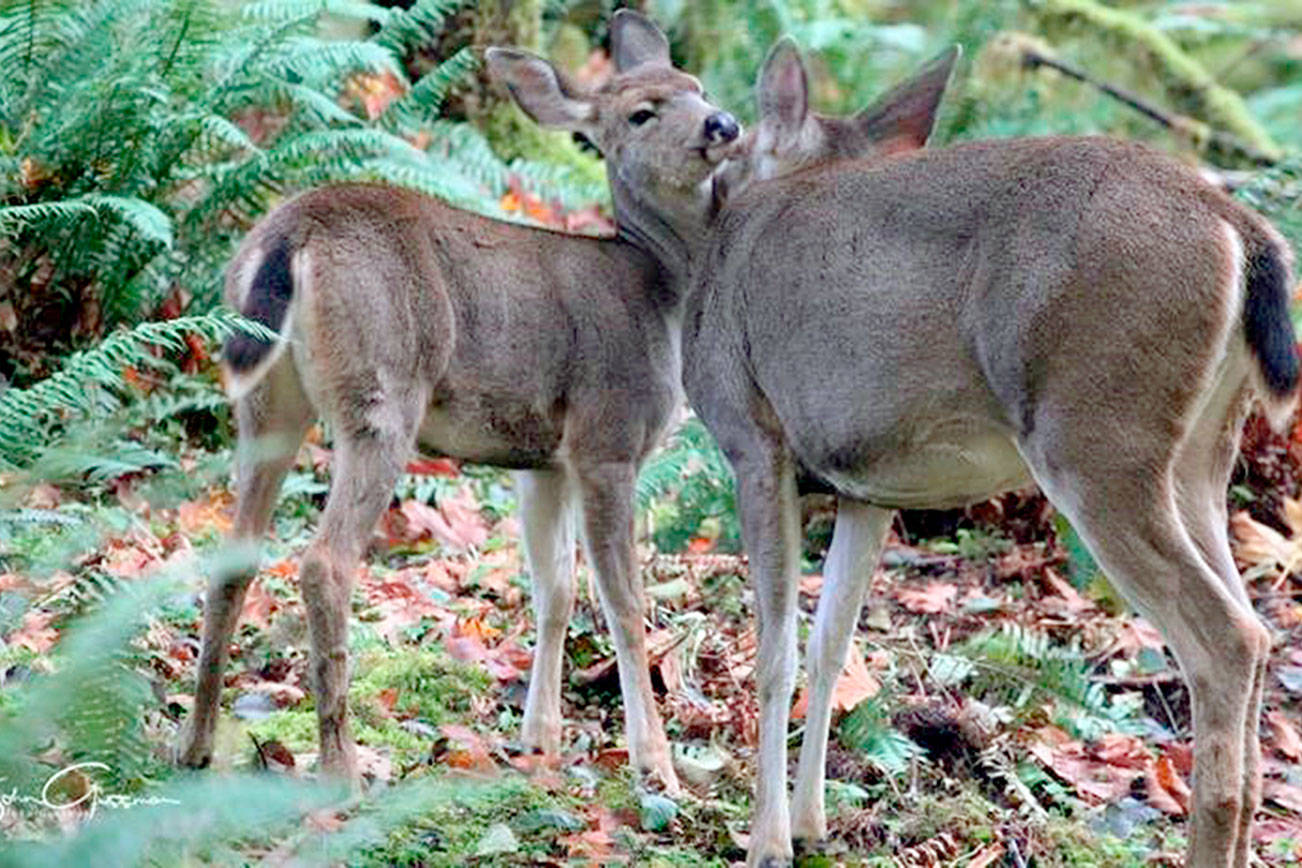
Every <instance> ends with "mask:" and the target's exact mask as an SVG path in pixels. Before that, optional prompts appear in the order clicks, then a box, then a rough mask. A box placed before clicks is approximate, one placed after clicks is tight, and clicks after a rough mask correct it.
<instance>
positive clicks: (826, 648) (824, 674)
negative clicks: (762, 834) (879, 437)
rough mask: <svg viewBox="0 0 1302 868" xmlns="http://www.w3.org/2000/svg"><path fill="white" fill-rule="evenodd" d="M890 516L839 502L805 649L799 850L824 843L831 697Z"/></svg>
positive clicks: (795, 808) (794, 827)
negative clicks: (806, 683)
mask: <svg viewBox="0 0 1302 868" xmlns="http://www.w3.org/2000/svg"><path fill="white" fill-rule="evenodd" d="M894 514H895V513H894V512H893V511H892V510H889V509H880V508H878V507H875V506H869V505H868V504H865V503H859V502H857V501H852V500H846V499H845V498H841V499H840V500H839V501H838V502H837V509H836V528H835V530H834V531H833V532H832V547H831V550H830V551H828V553H827V561H826V562H825V563H824V565H823V590H822V592H821V593H820V595H819V599H818V612H817V614H816V615H815V618H814V630H813V633H812V634H811V635H810V637H809V645H808V647H807V648H806V651H805V656H806V665H807V668H808V672H809V706H808V709H807V711H806V712H805V738H804V741H803V742H802V743H801V745H800V765H799V768H798V771H797V773H796V788H795V793H794V795H793V798H792V802H791V834H792V836H793V838H794V839H795V842H796V843H797V844H798V845H807V844H811V843H813V842H816V841H820V840H822V839H823V838H826V837H827V815H826V812H825V810H824V806H823V788H824V780H825V777H826V770H827V738H828V726H829V725H830V723H831V719H832V692H833V690H834V688H835V687H836V681H837V678H838V677H839V676H840V674H841V670H842V669H843V668H844V666H845V660H846V654H847V652H848V651H849V648H850V639H851V637H852V636H853V635H854V628H855V625H856V624H857V623H858V622H859V610H860V609H861V608H862V607H863V599H864V592H865V591H866V590H867V588H868V583H869V581H870V580H871V579H872V574H873V569H874V568H875V567H876V566H877V561H878V559H879V558H880V556H881V551H882V545H883V544H884V543H885V542H886V533H887V531H889V530H890V526H891V518H892V516H894Z"/></svg>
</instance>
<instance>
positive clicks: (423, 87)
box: [382, 46, 479, 128]
mask: <svg viewBox="0 0 1302 868" xmlns="http://www.w3.org/2000/svg"><path fill="white" fill-rule="evenodd" d="M478 68H479V59H478V58H476V57H475V53H474V51H472V50H471V49H470V47H469V46H467V47H465V48H462V49H461V50H460V51H458V52H457V53H456V54H454V55H452V56H451V57H449V58H448V59H447V60H445V61H443V62H442V63H440V64H439V65H438V66H437V67H435V68H434V69H431V70H430V71H429V72H427V73H425V74H424V75H422V76H421V77H420V80H419V81H417V82H416V84H415V86H414V87H412V89H411V90H410V91H408V93H407V94H406V95H405V96H403V97H402V98H401V99H399V100H397V101H396V102H394V103H393V104H392V105H391V106H389V108H388V110H387V111H386V112H385V113H384V117H383V118H382V121H383V122H385V123H386V124H394V125H397V126H398V127H399V128H409V127H412V126H419V125H420V124H421V122H422V121H424V122H428V121H430V120H432V119H434V118H436V117H438V114H439V111H440V110H441V109H442V108H443V100H444V99H446V98H447V94H448V91H449V90H451V89H452V86H453V85H455V84H457V83H459V82H461V81H464V80H465V79H466V78H468V77H469V76H470V74H471V73H472V72H474V71H475V70H476V69H478Z"/></svg>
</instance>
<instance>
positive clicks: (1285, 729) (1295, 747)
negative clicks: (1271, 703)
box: [1266, 711, 1302, 761]
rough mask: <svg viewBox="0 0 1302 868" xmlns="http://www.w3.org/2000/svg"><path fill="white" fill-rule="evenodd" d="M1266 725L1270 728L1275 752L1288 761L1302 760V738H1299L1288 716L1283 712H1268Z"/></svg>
mask: <svg viewBox="0 0 1302 868" xmlns="http://www.w3.org/2000/svg"><path fill="white" fill-rule="evenodd" d="M1266 723H1267V724H1268V725H1269V726H1270V734H1271V741H1272V742H1273V744H1274V748H1275V752H1276V753H1278V754H1279V755H1280V756H1282V757H1285V758H1286V759H1291V760H1294V761H1297V760H1300V759H1302V738H1299V737H1298V733H1297V730H1296V729H1295V728H1294V727H1293V724H1292V722H1291V721H1290V720H1289V719H1288V716H1287V715H1285V714H1284V712H1282V711H1268V712H1266Z"/></svg>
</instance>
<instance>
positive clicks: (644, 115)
mask: <svg viewBox="0 0 1302 868" xmlns="http://www.w3.org/2000/svg"><path fill="white" fill-rule="evenodd" d="M655 116H656V113H655V112H653V111H651V109H638V110H637V111H635V112H633V113H632V114H631V115H629V116H628V122H629V123H630V124H632V125H633V126H635V127H640V126H642V124H644V123H646V122H647V121H649V120H651V119H652V118H654V117H655Z"/></svg>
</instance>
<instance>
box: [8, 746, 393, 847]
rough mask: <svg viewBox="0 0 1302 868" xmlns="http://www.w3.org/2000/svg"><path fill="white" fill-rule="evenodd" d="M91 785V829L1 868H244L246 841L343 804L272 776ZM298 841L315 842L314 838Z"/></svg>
mask: <svg viewBox="0 0 1302 868" xmlns="http://www.w3.org/2000/svg"><path fill="white" fill-rule="evenodd" d="M96 771H97V770H95V769H91V770H90V771H89V773H90V774H91V775H93V774H95V773H96ZM52 772H53V770H52ZM94 783H95V785H96V786H100V787H102V791H101V793H100V795H99V796H98V799H99V807H98V810H97V814H98V816H97V818H96V819H95V820H94V821H92V822H90V823H87V824H86V825H85V826H83V827H81V828H80V829H78V830H77V831H76V832H75V833H73V834H71V835H66V836H53V837H52V838H51V839H49V840H42V841H40V842H37V843H26V844H16V845H14V846H13V847H11V848H10V849H9V850H8V852H6V853H4V854H0V865H5V866H8V865H13V866H20V865H21V866H25V868H43V866H52V868H53V866H65V865H167V864H170V865H179V864H214V863H221V864H239V863H240V862H243V861H245V858H246V857H243V856H242V855H241V854H240V852H239V850H238V848H237V846H236V845H238V844H239V843H240V842H241V841H244V840H247V839H250V838H253V839H261V838H266V837H267V836H269V835H270V834H272V833H274V832H281V833H284V832H285V831H286V830H287V829H289V828H290V826H291V824H299V823H301V819H302V817H303V816H304V815H305V814H306V813H307V812H309V811H311V810H313V809H318V808H323V807H326V806H328V805H331V804H338V803H340V802H341V801H342V799H343V798H344V796H345V793H344V792H342V790H341V789H340V788H338V787H333V786H326V785H322V784H320V783H307V782H301V781H294V780H286V779H283V778H282V779H277V778H273V777H270V776H267V775H242V776H221V777H218V776H214V775H203V776H199V777H196V778H181V779H178V780H174V781H171V782H169V783H168V784H167V785H165V786H163V787H160V788H158V789H155V790H151V791H149V792H148V793H146V794H140V795H135V796H131V795H128V794H124V793H121V792H120V791H119V790H116V789H114V788H113V787H111V786H103V785H102V783H101V782H100V781H95V782H94ZM401 795H407V793H405V792H404V793H402V794H401ZM123 796H125V799H124V800H121V801H119V799H122V797H123ZM394 801H395V802H397V801H399V799H398V798H397V797H396V796H395V798H394ZM350 825H351V824H350ZM300 828H301V825H300ZM345 828H349V827H347V826H346V827H345ZM352 831H354V834H355V830H352ZM299 834H300V835H301V836H302V838H303V839H304V840H305V841H315V840H316V837H315V836H313V835H312V834H311V833H310V832H300V833H299ZM347 840H349V839H348V838H343V839H341V840H340V842H339V844H338V845H335V846H334V847H332V849H331V852H343V853H344V854H347V853H348V852H350V850H351V849H354V848H350V847H346V846H344V841H347ZM358 846H360V844H359V845H358ZM306 849H309V851H310V848H306Z"/></svg>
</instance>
